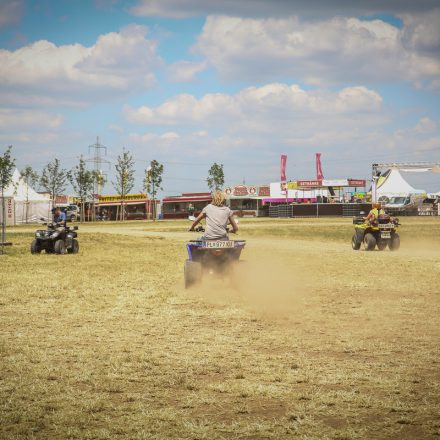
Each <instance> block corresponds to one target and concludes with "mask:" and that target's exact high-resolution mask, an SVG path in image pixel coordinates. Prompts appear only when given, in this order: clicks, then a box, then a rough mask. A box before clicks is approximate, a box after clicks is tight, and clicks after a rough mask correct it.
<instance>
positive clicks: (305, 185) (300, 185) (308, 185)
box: [297, 180, 322, 188]
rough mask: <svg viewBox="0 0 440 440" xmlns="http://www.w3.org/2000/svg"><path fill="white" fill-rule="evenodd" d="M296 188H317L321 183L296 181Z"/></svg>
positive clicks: (316, 181)
mask: <svg viewBox="0 0 440 440" xmlns="http://www.w3.org/2000/svg"><path fill="white" fill-rule="evenodd" d="M297 184H298V188H317V187H320V186H321V184H322V182H321V181H320V180H297Z"/></svg>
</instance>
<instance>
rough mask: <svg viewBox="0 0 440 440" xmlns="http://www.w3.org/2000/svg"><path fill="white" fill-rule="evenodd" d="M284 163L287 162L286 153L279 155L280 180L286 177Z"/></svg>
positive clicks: (282, 180)
mask: <svg viewBox="0 0 440 440" xmlns="http://www.w3.org/2000/svg"><path fill="white" fill-rule="evenodd" d="M286 164H287V155H285V154H282V155H281V182H285V181H286V180H287V178H286Z"/></svg>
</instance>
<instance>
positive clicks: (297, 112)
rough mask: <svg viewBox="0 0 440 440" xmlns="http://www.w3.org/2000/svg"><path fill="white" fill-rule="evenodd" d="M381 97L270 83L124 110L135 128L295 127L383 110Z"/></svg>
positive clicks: (361, 90) (356, 91)
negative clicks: (319, 119) (317, 119)
mask: <svg viewBox="0 0 440 440" xmlns="http://www.w3.org/2000/svg"><path fill="white" fill-rule="evenodd" d="M381 104H382V98H381V96H380V95H379V94H378V93H376V92H374V91H372V90H368V89H367V88H365V87H348V88H344V89H342V90H341V91H339V92H328V91H322V90H313V91H306V90H303V89H301V88H300V87H299V86H296V85H292V86H289V85H286V84H278V83H276V84H268V85H265V86H263V87H259V88H257V87H249V88H247V89H244V90H242V91H241V92H239V93H237V94H236V95H226V94H223V93H215V94H213V93H211V94H207V95H205V96H203V97H202V98H200V99H197V98H195V97H194V96H192V95H189V94H181V95H177V96H175V97H173V98H171V99H169V100H168V101H166V102H164V103H163V104H161V105H160V106H158V107H155V108H151V107H146V106H141V107H139V108H133V107H130V106H125V107H124V110H123V111H124V115H125V117H126V119H127V120H128V121H129V122H132V123H137V124H147V125H149V124H159V125H182V124H188V123H189V124H207V125H215V124H217V123H218V122H219V121H222V122H223V123H228V124H230V123H232V124H238V123H241V124H244V125H252V124H253V123H256V124H260V122H261V121H263V122H264V121H266V124H271V123H273V122H274V121H277V122H287V123H288V124H290V123H291V121H292V119H298V120H299V119H305V118H307V117H310V116H315V117H320V116H322V115H327V116H330V117H333V116H334V115H344V114H345V115H347V117H351V116H353V117H356V114H358V113H367V114H368V113H374V112H377V111H379V110H380V108H381Z"/></svg>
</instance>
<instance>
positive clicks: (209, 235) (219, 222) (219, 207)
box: [189, 191, 238, 240]
mask: <svg viewBox="0 0 440 440" xmlns="http://www.w3.org/2000/svg"><path fill="white" fill-rule="evenodd" d="M225 202H226V197H225V195H224V193H223V192H222V191H216V192H215V193H214V194H213V195H212V202H211V203H210V204H209V205H207V206H205V207H204V208H203V210H202V212H201V213H200V214H199V216H198V217H197V218H196V219H195V220H194V222H193V224H192V225H191V228H190V229H189V230H190V231H194V228H195V227H196V226H197V225H198V224H199V223H200V222H201V221H202V219H203V218H206V228H205V233H204V235H203V236H202V237H201V238H202V240H228V229H227V226H228V223H230V224H231V226H232V232H233V233H234V234H236V233H237V231H238V226H237V223H236V222H235V220H234V217H233V212H232V211H231V210H230V209H229V208H228V207H227V206H225Z"/></svg>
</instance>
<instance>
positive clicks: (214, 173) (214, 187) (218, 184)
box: [206, 162, 225, 192]
mask: <svg viewBox="0 0 440 440" xmlns="http://www.w3.org/2000/svg"><path fill="white" fill-rule="evenodd" d="M206 181H207V183H208V187H209V189H210V190H211V192H214V191H218V190H220V189H222V188H223V185H224V184H225V174H224V173H223V164H217V163H215V162H214V164H213V165H212V167H211V168H210V169H209V171H208V178H207V179H206Z"/></svg>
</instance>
